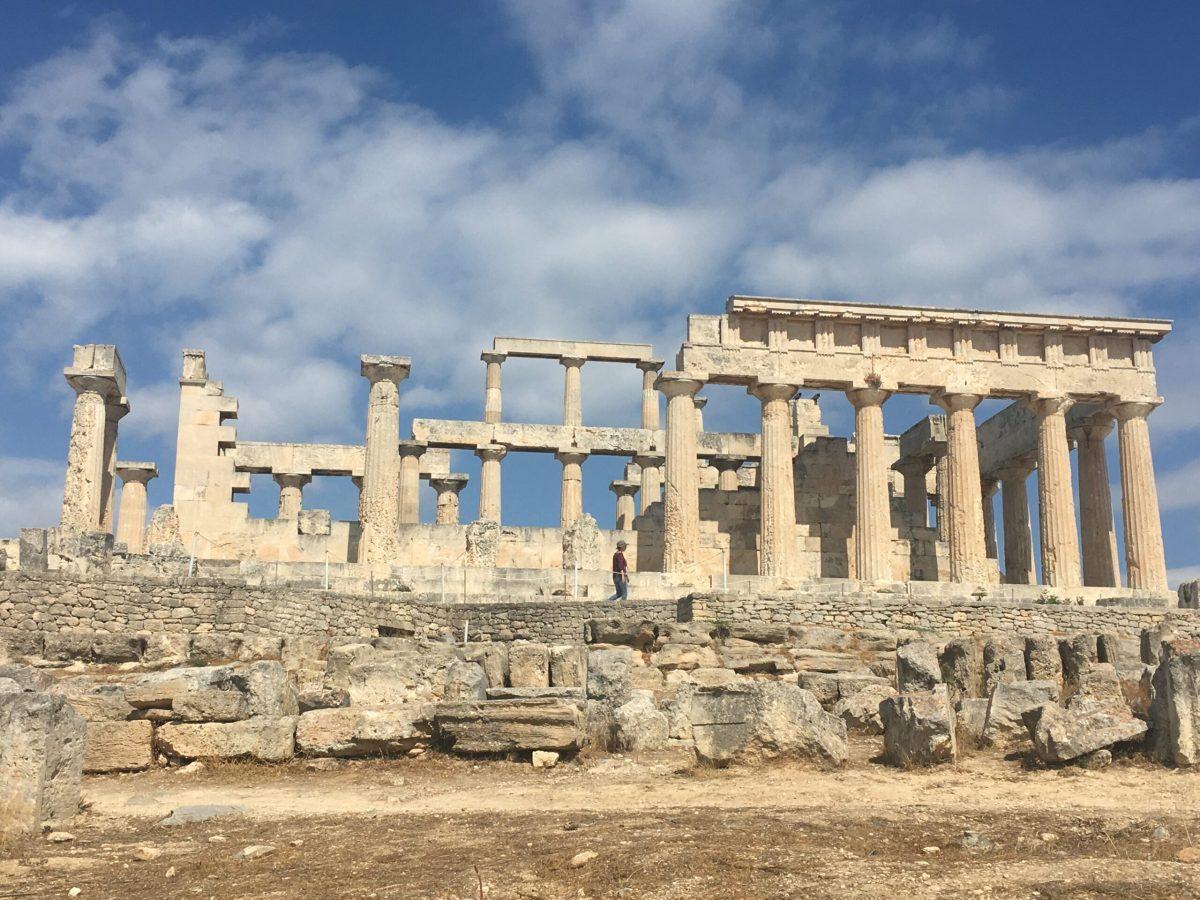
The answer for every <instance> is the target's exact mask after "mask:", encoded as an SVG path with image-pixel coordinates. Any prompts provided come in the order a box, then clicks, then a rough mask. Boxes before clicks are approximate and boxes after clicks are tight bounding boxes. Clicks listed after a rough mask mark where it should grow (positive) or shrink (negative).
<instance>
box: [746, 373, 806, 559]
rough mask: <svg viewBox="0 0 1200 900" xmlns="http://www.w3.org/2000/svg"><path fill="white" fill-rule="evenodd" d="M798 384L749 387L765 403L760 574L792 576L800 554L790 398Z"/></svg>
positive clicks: (760, 519) (760, 478)
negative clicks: (797, 550) (797, 536)
mask: <svg viewBox="0 0 1200 900" xmlns="http://www.w3.org/2000/svg"><path fill="white" fill-rule="evenodd" d="M798 390H800V386H799V385H797V384H786V383H780V382H770V381H760V382H758V383H757V384H755V385H753V386H751V387H750V388H748V391H749V393H750V394H751V395H752V396H754V397H756V398H757V399H758V400H759V402H760V403H761V404H762V437H761V440H762V462H761V463H760V468H759V475H758V477H759V481H758V488H759V546H758V573H759V574H760V575H774V576H788V575H791V574H792V571H793V567H794V561H795V555H796V489H795V481H794V479H793V475H792V422H791V411H790V407H789V406H788V401H790V400H791V399H792V397H794V396H795V395H796V392H797V391H798Z"/></svg>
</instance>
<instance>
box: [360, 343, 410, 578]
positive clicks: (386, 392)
mask: <svg viewBox="0 0 1200 900" xmlns="http://www.w3.org/2000/svg"><path fill="white" fill-rule="evenodd" d="M360 363H361V364H360V371H361V372H362V375H363V377H365V378H367V379H368V380H369V381H370V382H371V392H370V394H369V395H368V399H367V435H366V448H365V450H364V453H363V458H364V461H363V487H362V493H361V495H360V496H359V500H358V519H359V524H360V527H361V529H362V534H361V537H360V538H359V544H358V559H359V561H360V562H366V563H374V562H387V561H389V560H390V559H391V558H392V556H393V555H394V550H395V547H396V537H397V533H398V526H399V524H400V523H399V519H398V514H399V502H400V501H399V496H398V494H399V492H400V456H399V454H398V453H397V452H396V447H397V445H398V444H399V443H400V382H402V381H403V380H404V379H405V378H407V377H408V374H409V372H410V371H411V370H412V361H411V360H410V359H408V358H407V357H403V356H363V357H362V358H361V361H360Z"/></svg>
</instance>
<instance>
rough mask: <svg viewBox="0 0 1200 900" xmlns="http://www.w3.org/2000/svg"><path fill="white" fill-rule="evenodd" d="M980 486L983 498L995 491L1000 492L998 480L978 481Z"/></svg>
mask: <svg viewBox="0 0 1200 900" xmlns="http://www.w3.org/2000/svg"><path fill="white" fill-rule="evenodd" d="M979 483H980V486H981V487H982V488H983V496H984V497H985V498H987V497H990V496H992V495H993V494H995V493H996V491H998V490H1000V479H999V478H983V479H980V482H979Z"/></svg>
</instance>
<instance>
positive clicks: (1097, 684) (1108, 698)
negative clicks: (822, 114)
mask: <svg viewBox="0 0 1200 900" xmlns="http://www.w3.org/2000/svg"><path fill="white" fill-rule="evenodd" d="M1063 694H1064V696H1065V697H1066V703H1067V706H1073V705H1075V704H1077V703H1082V702H1086V701H1091V700H1102V701H1104V702H1107V703H1113V704H1117V705H1124V703H1125V693H1124V691H1123V690H1122V687H1121V676H1120V675H1119V674H1117V670H1116V667H1115V666H1113V665H1112V664H1111V663H1095V664H1093V665H1092V666H1090V667H1088V668H1087V669H1084V670H1083V671H1082V672H1080V673H1079V674H1078V675H1077V676H1076V678H1075V680H1074V681H1073V682H1070V683H1069V684H1068V686H1067V690H1066V691H1064V692H1063Z"/></svg>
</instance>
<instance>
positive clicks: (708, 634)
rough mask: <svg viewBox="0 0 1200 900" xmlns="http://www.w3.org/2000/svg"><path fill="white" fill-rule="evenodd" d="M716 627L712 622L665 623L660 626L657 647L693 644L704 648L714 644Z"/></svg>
mask: <svg viewBox="0 0 1200 900" xmlns="http://www.w3.org/2000/svg"><path fill="white" fill-rule="evenodd" d="M715 631H716V626H714V625H713V624H712V623H711V622H663V623H662V624H660V625H659V626H658V639H657V640H656V641H655V646H656V647H658V648H660V649H661V648H662V647H665V646H666V645H667V644H692V645H696V646H704V645H709V644H711V643H712V640H713V633H714V632H715Z"/></svg>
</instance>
